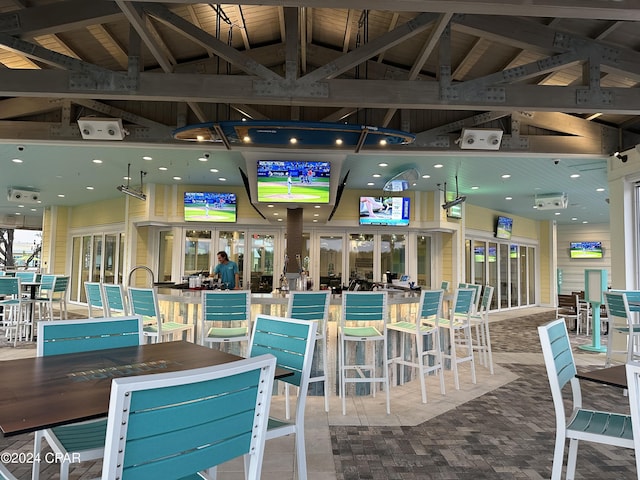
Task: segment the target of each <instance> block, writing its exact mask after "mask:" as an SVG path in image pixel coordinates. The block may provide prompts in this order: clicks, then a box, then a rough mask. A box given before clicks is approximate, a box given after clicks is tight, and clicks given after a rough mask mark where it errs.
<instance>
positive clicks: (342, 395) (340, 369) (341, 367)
mask: <svg viewBox="0 0 640 480" xmlns="http://www.w3.org/2000/svg"><path fill="white" fill-rule="evenodd" d="M339 341H340V352H339V356H338V374H339V375H340V399H341V400H342V415H346V414H347V401H346V398H345V397H346V396H347V392H345V381H344V375H345V372H344V355H345V341H344V339H343V338H342V336H340V338H339Z"/></svg>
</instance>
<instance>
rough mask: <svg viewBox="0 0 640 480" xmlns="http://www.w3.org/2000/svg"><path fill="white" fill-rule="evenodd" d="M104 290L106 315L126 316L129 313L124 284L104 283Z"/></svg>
mask: <svg viewBox="0 0 640 480" xmlns="http://www.w3.org/2000/svg"><path fill="white" fill-rule="evenodd" d="M102 291H103V292H104V305H105V311H104V316H105V317H115V316H118V315H125V316H126V315H128V314H129V308H128V306H127V303H126V300H125V295H124V289H123V288H122V285H120V284H113V283H103V284H102Z"/></svg>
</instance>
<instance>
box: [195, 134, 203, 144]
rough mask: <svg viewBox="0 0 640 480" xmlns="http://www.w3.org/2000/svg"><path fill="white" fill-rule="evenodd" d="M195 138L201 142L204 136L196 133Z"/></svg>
mask: <svg viewBox="0 0 640 480" xmlns="http://www.w3.org/2000/svg"><path fill="white" fill-rule="evenodd" d="M196 140H198V141H199V142H202V141H203V140H204V136H203V135H196Z"/></svg>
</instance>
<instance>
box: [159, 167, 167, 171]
mask: <svg viewBox="0 0 640 480" xmlns="http://www.w3.org/2000/svg"><path fill="white" fill-rule="evenodd" d="M158 170H160V171H162V172H166V171H167V170H169V169H168V168H167V167H158Z"/></svg>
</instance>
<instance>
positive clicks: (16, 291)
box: [0, 276, 22, 298]
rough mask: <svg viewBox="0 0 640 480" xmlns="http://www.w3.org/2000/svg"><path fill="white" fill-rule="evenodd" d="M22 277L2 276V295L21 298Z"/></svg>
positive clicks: (0, 286) (0, 280) (0, 293)
mask: <svg viewBox="0 0 640 480" xmlns="http://www.w3.org/2000/svg"><path fill="white" fill-rule="evenodd" d="M20 289H21V287H20V278H18V277H6V276H5V277H1V278H0V295H1V296H4V297H16V298H20V295H21V294H22V292H21V291H20Z"/></svg>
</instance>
